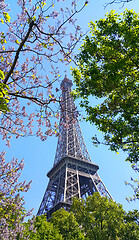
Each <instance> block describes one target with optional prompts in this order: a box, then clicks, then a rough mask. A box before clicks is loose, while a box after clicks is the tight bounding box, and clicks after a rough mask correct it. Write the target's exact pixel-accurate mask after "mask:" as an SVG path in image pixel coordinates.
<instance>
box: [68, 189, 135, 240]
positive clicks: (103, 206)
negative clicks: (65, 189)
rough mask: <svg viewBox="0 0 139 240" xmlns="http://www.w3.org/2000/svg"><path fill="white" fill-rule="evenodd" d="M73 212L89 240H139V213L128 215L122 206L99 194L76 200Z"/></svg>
mask: <svg viewBox="0 0 139 240" xmlns="http://www.w3.org/2000/svg"><path fill="white" fill-rule="evenodd" d="M71 209H72V211H73V213H74V216H75V218H76V221H77V222H78V223H79V225H80V226H81V229H82V231H83V233H84V235H85V239H87V240H107V239H113V240H114V239H115V240H116V239H120V240H122V239H123V240H125V239H127V240H131V239H134V240H135V239H138V235H139V226H138V220H139V213H138V211H137V210H135V211H133V212H128V213H126V212H125V211H124V210H123V208H122V205H120V204H117V203H115V202H114V201H112V200H111V199H108V198H106V197H101V196H100V195H99V194H98V193H94V194H93V195H92V196H89V197H87V199H86V200H84V199H74V201H73V205H72V208H71Z"/></svg>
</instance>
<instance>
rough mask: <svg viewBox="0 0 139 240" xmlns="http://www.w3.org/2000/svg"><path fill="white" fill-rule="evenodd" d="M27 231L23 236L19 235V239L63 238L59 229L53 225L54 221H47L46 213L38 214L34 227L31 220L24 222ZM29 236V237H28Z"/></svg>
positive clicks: (42, 239)
mask: <svg viewBox="0 0 139 240" xmlns="http://www.w3.org/2000/svg"><path fill="white" fill-rule="evenodd" d="M24 226H25V229H26V230H25V233H24V236H23V238H21V237H20V235H19V236H18V238H17V240H18V239H30V240H46V239H48V240H54V239H55V240H62V239H63V238H62V236H61V234H59V230H58V229H57V228H55V227H54V226H53V224H52V223H50V222H47V217H46V215H42V216H37V217H36V218H35V220H34V229H35V230H34V229H33V230H32V229H31V228H30V220H29V221H28V222H27V223H25V224H24ZM26 237H27V238H26Z"/></svg>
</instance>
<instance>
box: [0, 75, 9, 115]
mask: <svg viewBox="0 0 139 240" xmlns="http://www.w3.org/2000/svg"><path fill="white" fill-rule="evenodd" d="M2 77H4V74H3V72H2V71H1V70H0V78H2ZM8 89H9V87H8V86H7V85H6V84H4V83H1V82H0V112H3V113H4V112H7V111H9V109H8V105H7V104H8V102H9V97H8Z"/></svg>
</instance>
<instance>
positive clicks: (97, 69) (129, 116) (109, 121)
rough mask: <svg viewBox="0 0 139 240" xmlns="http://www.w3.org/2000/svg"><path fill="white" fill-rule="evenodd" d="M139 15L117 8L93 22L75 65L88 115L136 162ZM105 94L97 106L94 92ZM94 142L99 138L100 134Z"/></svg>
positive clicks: (108, 141)
mask: <svg viewBox="0 0 139 240" xmlns="http://www.w3.org/2000/svg"><path fill="white" fill-rule="evenodd" d="M138 39H139V18H138V14H136V13H135V12H133V11H132V10H131V11H128V10H126V11H125V12H124V13H123V14H121V15H119V14H116V13H115V12H114V11H111V12H110V13H109V14H107V15H106V18H105V19H100V20H98V21H96V22H95V23H93V22H91V23H90V35H89V36H86V38H85V40H84V44H83V45H82V47H81V52H80V54H79V55H78V56H77V60H78V68H75V69H72V73H73V76H74V80H75V83H76V86H77V87H76V91H75V92H74V95H75V96H76V97H81V99H82V100H81V106H82V107H85V109H86V112H87V114H88V116H87V121H90V123H92V124H93V123H94V124H95V125H96V126H97V128H98V129H99V130H100V131H102V132H103V133H104V142H103V143H104V144H105V145H108V146H109V147H110V149H111V150H112V151H116V152H118V150H119V149H122V150H123V151H124V152H126V153H127V154H128V157H127V159H126V160H128V161H130V162H131V163H136V162H137V161H138V156H139V119H138V113H139V88H138V79H139V73H138V69H139V62H138V59H139V51H138V47H139V45H138ZM89 96H95V97H96V98H97V99H100V102H101V103H100V105H97V106H91V104H90V102H89V100H88V97H89ZM93 142H94V143H95V144H99V143H100V141H99V140H98V139H97V137H93Z"/></svg>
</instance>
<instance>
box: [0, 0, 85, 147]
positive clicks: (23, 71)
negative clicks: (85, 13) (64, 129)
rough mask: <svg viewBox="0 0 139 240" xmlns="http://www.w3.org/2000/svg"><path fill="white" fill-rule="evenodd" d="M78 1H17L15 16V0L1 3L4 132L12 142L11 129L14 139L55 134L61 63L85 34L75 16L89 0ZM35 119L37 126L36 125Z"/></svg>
mask: <svg viewBox="0 0 139 240" xmlns="http://www.w3.org/2000/svg"><path fill="white" fill-rule="evenodd" d="M77 2H78V1H71V2H70V3H71V6H66V4H65V3H64V1H60V0H57V1H56V0H55V1H54V0H52V1H49V5H48V3H47V1H46V0H43V1H42V0H41V1H40V0H38V1H31V0H17V1H15V3H16V4H17V11H18V14H17V15H16V16H15V14H14V13H13V12H12V8H13V7H14V5H13V4H11V6H9V5H7V4H6V2H4V1H1V2H0V11H1V25H2V27H3V31H1V32H0V40H1V44H0V54H1V57H0V61H1V67H0V77H1V85H0V89H1V99H2V101H3V105H4V104H8V108H9V111H5V112H4V114H1V118H0V134H1V135H2V136H3V139H6V141H7V144H8V145H9V140H10V138H11V135H13V134H14V135H16V138H18V137H19V136H25V135H32V134H36V135H37V136H39V137H40V138H41V139H42V140H45V139H46V138H47V136H49V135H53V134H56V133H57V123H56V122H55V123H54V124H53V125H52V123H51V118H52V117H56V118H59V112H58V111H57V110H56V109H55V110H56V111H57V112H56V111H54V107H53V106H55V105H56V103H59V101H60V95H59V88H58V87H56V86H55V83H56V82H57V81H58V80H59V78H60V71H59V69H58V64H60V63H62V65H63V64H64V63H65V64H68V63H69V62H71V61H72V57H73V55H72V52H73V49H74V48H75V46H76V44H77V42H78V41H79V40H80V38H81V37H82V33H81V30H80V26H78V25H76V19H74V17H75V15H76V14H78V13H79V12H80V11H81V10H82V9H83V8H84V7H85V6H86V4H87V2H85V3H83V5H82V6H78V4H77ZM12 3H13V2H12ZM68 5H69V4H68ZM79 5H81V3H80V4H79ZM10 8H11V10H10ZM56 9H57V10H56ZM57 86H59V85H57ZM3 89H4V92H3ZM7 91H8V96H7ZM3 108H4V110H5V107H4V106H3ZM34 109H35V111H34ZM35 119H36V122H37V125H38V126H37V128H34V129H32V127H33V122H34V120H35ZM42 126H44V127H45V131H44V132H43V130H42ZM33 130H34V131H33Z"/></svg>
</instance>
